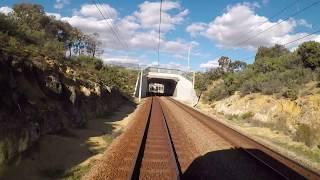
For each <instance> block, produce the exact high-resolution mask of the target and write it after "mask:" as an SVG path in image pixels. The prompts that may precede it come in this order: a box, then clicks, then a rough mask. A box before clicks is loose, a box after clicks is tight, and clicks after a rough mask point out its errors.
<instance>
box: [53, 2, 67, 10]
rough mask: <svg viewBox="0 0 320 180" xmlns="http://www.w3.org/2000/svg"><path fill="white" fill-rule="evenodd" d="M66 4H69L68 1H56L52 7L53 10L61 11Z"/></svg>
mask: <svg viewBox="0 0 320 180" xmlns="http://www.w3.org/2000/svg"><path fill="white" fill-rule="evenodd" d="M66 4H70V0H56V2H55V4H54V5H53V7H54V8H55V9H62V8H63V7H64V6H65V5H66Z"/></svg>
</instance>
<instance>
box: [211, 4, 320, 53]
mask: <svg viewBox="0 0 320 180" xmlns="http://www.w3.org/2000/svg"><path fill="white" fill-rule="evenodd" d="M319 3H320V0H318V1H315V2H313V3H311V4H310V5H308V6H306V7H304V8H302V9H300V10H298V11H296V12H295V13H292V14H291V15H290V16H287V17H286V18H284V19H283V20H280V21H278V22H277V23H276V24H274V25H272V26H270V27H268V28H266V29H264V30H262V31H260V32H258V33H257V34H255V35H253V36H251V37H249V38H247V39H245V40H244V41H240V42H237V43H236V44H235V45H234V46H239V45H242V44H244V43H246V42H249V41H250V40H252V39H254V38H256V37H258V36H260V35H261V34H263V33H265V32H267V31H269V30H271V29H273V28H275V27H276V26H278V25H280V24H282V23H283V22H285V21H287V20H289V19H290V18H292V17H295V16H297V15H299V14H301V13H302V12H304V11H306V10H308V9H310V8H312V7H313V6H316V5H318V4H319ZM292 5H293V4H290V5H289V6H292ZM286 9H287V8H284V10H286ZM277 14H278V13H277ZM264 24H265V23H264ZM261 25H263V24H261ZM261 25H260V26H261ZM260 26H258V27H260ZM228 51H230V50H227V51H224V52H223V53H225V52H228ZM218 57H220V55H218V56H215V57H214V59H215V58H218Z"/></svg>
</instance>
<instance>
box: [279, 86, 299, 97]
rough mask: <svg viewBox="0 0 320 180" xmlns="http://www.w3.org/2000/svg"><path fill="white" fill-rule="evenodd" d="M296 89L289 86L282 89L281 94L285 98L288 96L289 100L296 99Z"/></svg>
mask: <svg viewBox="0 0 320 180" xmlns="http://www.w3.org/2000/svg"><path fill="white" fill-rule="evenodd" d="M298 93H299V92H298V90H297V89H295V88H289V89H286V90H284V92H283V93H282V96H283V97H285V98H289V99H291V100H296V99H297V98H298Z"/></svg>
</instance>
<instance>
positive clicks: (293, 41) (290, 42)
mask: <svg viewBox="0 0 320 180" xmlns="http://www.w3.org/2000/svg"><path fill="white" fill-rule="evenodd" d="M317 33H320V30H317V31H313V32H312V33H310V34H307V35H305V36H302V37H299V38H297V39H294V40H292V41H289V42H287V43H285V44H280V45H281V46H284V47H286V46H288V45H289V44H292V43H295V42H297V41H300V40H301V39H305V38H307V37H310V36H312V35H314V34H317ZM255 56H256V55H250V56H247V57H245V58H241V59H249V58H254V57H255Z"/></svg>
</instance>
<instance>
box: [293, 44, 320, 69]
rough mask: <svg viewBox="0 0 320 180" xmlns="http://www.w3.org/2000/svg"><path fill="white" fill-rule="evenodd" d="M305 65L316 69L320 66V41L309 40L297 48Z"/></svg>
mask: <svg viewBox="0 0 320 180" xmlns="http://www.w3.org/2000/svg"><path fill="white" fill-rule="evenodd" d="M297 53H298V55H299V56H300V58H301V61H302V62H303V64H304V66H305V67H309V68H311V69H316V68H317V67H320V43H318V42H315V41H309V42H305V43H303V44H301V45H300V46H299V48H298V50H297Z"/></svg>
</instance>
